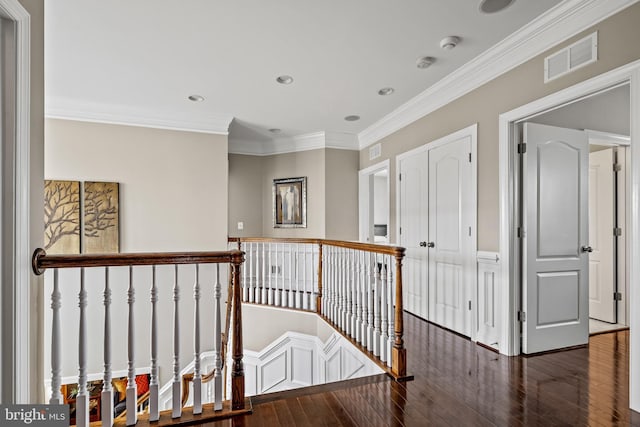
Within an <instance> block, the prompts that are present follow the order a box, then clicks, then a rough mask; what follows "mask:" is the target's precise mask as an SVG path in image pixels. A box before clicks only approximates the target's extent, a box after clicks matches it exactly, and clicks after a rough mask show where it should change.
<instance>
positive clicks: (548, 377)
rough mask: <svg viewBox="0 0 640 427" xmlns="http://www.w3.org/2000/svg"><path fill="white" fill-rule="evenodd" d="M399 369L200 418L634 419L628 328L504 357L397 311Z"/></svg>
mask: <svg viewBox="0 0 640 427" xmlns="http://www.w3.org/2000/svg"><path fill="white" fill-rule="evenodd" d="M405 331H406V335H405V343H406V346H407V356H408V357H407V358H408V363H409V373H411V374H413V375H415V380H414V381H409V382H406V383H396V382H394V381H392V380H390V379H389V378H388V377H386V376H385V375H379V376H374V377H368V378H361V379H357V380H353V381H348V382H342V383H334V384H325V385H321V386H316V387H311V388H307V389H301V390H291V391H287V392H282V393H275V394H272V395H263V396H257V397H255V398H252V401H253V406H254V412H253V414H252V415H246V416H242V417H236V418H233V419H230V420H222V421H217V422H213V423H208V424H206V425H207V426H216V427H217V426H247V427H271V426H367V427H369V426H426V425H429V426H587V425H588V426H627V425H638V426H640V414H638V413H636V412H633V411H631V410H629V391H628V389H629V386H628V378H629V331H620V332H614V333H609V334H603V335H596V336H593V337H591V339H590V341H589V346H588V348H579V349H574V350H568V351H561V352H556V353H549V354H544V355H539V356H531V357H505V356H501V355H499V354H497V353H495V352H493V351H491V350H488V349H486V348H483V347H481V346H478V345H476V344H474V343H472V342H471V341H469V340H467V339H465V338H462V337H460V336H457V335H455V334H453V333H451V332H448V331H446V330H443V329H441V328H439V327H437V326H435V325H432V324H429V323H427V322H425V321H423V320H420V319H418V318H416V317H414V316H412V315H409V314H405Z"/></svg>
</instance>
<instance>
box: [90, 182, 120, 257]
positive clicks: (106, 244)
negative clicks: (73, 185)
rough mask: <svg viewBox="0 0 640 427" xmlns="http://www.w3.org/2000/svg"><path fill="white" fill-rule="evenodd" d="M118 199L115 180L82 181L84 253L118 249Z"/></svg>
mask: <svg viewBox="0 0 640 427" xmlns="http://www.w3.org/2000/svg"><path fill="white" fill-rule="evenodd" d="M118 199H119V194H118V183H117V182H85V183H84V245H83V246H84V250H83V252H84V253H86V254H96V253H117V252H118V251H119V246H120V245H119V234H120V233H119V228H120V227H119V218H118V214H119V212H118V210H119V200H118Z"/></svg>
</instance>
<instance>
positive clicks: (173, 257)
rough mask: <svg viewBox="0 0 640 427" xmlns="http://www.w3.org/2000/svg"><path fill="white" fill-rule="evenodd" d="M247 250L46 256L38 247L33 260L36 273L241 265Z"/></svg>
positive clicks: (32, 263)
mask: <svg viewBox="0 0 640 427" xmlns="http://www.w3.org/2000/svg"><path fill="white" fill-rule="evenodd" d="M243 261H244V253H243V252H242V251H238V250H232V251H218V252H148V253H126V254H97V255H91V254H82V255H47V253H46V252H45V250H44V249H42V248H39V249H36V250H35V252H34V253H33V257H32V259H31V265H32V268H33V272H34V273H35V274H37V275H40V274H42V273H44V272H45V270H46V269H47V268H73V267H120V266H130V265H168V264H171V265H174V264H212V263H230V264H236V263H237V264H241V263H242V262H243Z"/></svg>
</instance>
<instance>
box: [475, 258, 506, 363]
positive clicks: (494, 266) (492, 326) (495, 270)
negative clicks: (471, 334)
mask: <svg viewBox="0 0 640 427" xmlns="http://www.w3.org/2000/svg"><path fill="white" fill-rule="evenodd" d="M477 260H478V290H477V292H478V299H477V301H478V304H477V307H478V331H477V335H476V337H477V341H478V342H480V343H482V344H485V345H487V346H489V347H492V348H495V349H497V350H498V351H499V350H500V332H501V328H500V326H501V322H500V304H501V299H500V291H501V281H500V256H499V254H498V253H497V252H485V251H478V255H477Z"/></svg>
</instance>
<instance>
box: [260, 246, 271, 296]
mask: <svg viewBox="0 0 640 427" xmlns="http://www.w3.org/2000/svg"><path fill="white" fill-rule="evenodd" d="M265 246H266V243H264V242H262V283H261V286H262V301H261V303H262V304H268V302H269V299H268V295H267V292H268V288H267V279H266V277H267V276H266V275H267V251H266V250H265Z"/></svg>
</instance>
